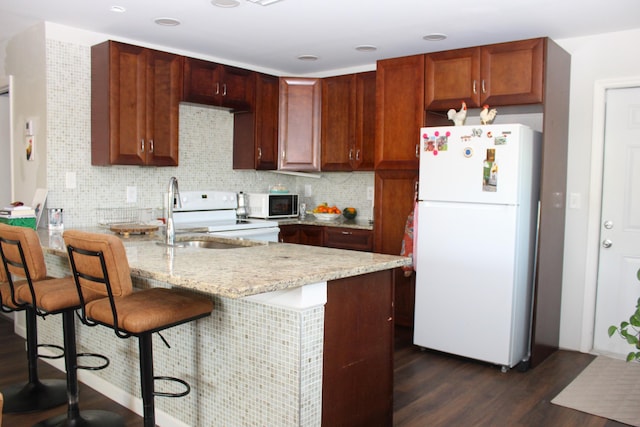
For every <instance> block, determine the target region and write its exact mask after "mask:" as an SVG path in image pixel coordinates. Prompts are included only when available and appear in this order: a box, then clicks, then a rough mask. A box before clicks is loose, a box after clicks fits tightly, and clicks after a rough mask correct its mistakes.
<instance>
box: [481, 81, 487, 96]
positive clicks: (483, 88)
mask: <svg viewBox="0 0 640 427" xmlns="http://www.w3.org/2000/svg"><path fill="white" fill-rule="evenodd" d="M482 93H487V89H486V88H485V87H484V79H482Z"/></svg>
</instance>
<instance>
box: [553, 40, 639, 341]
mask: <svg viewBox="0 0 640 427" xmlns="http://www.w3.org/2000/svg"><path fill="white" fill-rule="evenodd" d="M557 42H558V44H559V45H560V46H562V47H563V48H564V49H565V50H567V51H568V52H569V53H570V54H571V102H570V105H571V110H570V115H569V161H568V178H567V194H568V195H570V194H572V193H576V194H578V195H579V196H580V198H581V206H580V208H577V209H571V208H569V209H567V218H566V232H565V251H564V275H563V287H562V320H561V330H560V345H561V347H563V348H568V349H576V350H581V351H585V352H588V351H590V350H591V347H592V342H591V337H592V334H593V311H594V306H595V288H594V286H595V277H594V275H595V271H597V270H596V267H597V266H596V265H594V260H593V259H592V258H593V256H591V255H590V254H593V253H597V250H598V239H595V241H594V240H593V239H591V240H589V239H588V237H587V236H588V230H589V226H590V224H593V222H594V221H595V222H596V224H597V222H598V220H599V216H600V211H599V199H600V194H599V193H598V192H597V191H595V192H593V193H592V185H591V181H592V178H593V179H594V180H595V181H596V182H598V181H599V180H600V179H601V176H600V173H601V172H600V171H598V170H594V171H592V170H591V168H592V156H598V155H599V154H598V153H597V152H596V153H592V147H594V149H596V150H601V148H599V147H600V144H599V142H598V141H599V140H600V139H601V136H600V135H594V133H593V127H592V125H593V121H594V117H593V115H594V85H595V84H596V82H599V81H604V80H611V79H621V78H632V77H634V78H638V77H640V54H638V44H639V43H640V29H639V30H632V31H623V32H617V33H609V34H602V35H598V36H591V37H580V38H572V39H564V40H557ZM601 111H602V110H601ZM592 174H594V175H593V176H592ZM596 261H597V260H596Z"/></svg>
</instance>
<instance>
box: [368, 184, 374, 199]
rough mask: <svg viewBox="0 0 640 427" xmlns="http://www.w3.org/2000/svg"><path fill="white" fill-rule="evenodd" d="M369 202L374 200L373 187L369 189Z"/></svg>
mask: <svg viewBox="0 0 640 427" xmlns="http://www.w3.org/2000/svg"><path fill="white" fill-rule="evenodd" d="M367 200H373V187H367Z"/></svg>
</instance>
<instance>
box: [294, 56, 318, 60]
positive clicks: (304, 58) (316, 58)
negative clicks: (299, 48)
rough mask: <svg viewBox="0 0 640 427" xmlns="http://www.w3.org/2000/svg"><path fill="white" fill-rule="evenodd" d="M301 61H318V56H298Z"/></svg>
mask: <svg viewBox="0 0 640 427" xmlns="http://www.w3.org/2000/svg"><path fill="white" fill-rule="evenodd" d="M298 59H299V60H300V61H317V60H318V57H317V56H315V55H300V56H298Z"/></svg>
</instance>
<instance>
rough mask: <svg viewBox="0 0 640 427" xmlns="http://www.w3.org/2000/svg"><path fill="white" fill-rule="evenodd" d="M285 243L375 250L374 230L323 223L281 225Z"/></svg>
mask: <svg viewBox="0 0 640 427" xmlns="http://www.w3.org/2000/svg"><path fill="white" fill-rule="evenodd" d="M278 240H279V241H280V242H283V243H297V244H301V245H312V246H325V247H328V248H336V249H351V250H356V251H367V252H371V251H372V250H373V231H371V230H364V229H359V228H349V227H327V226H321V225H307V224H288V225H280V236H279V239H278Z"/></svg>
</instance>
